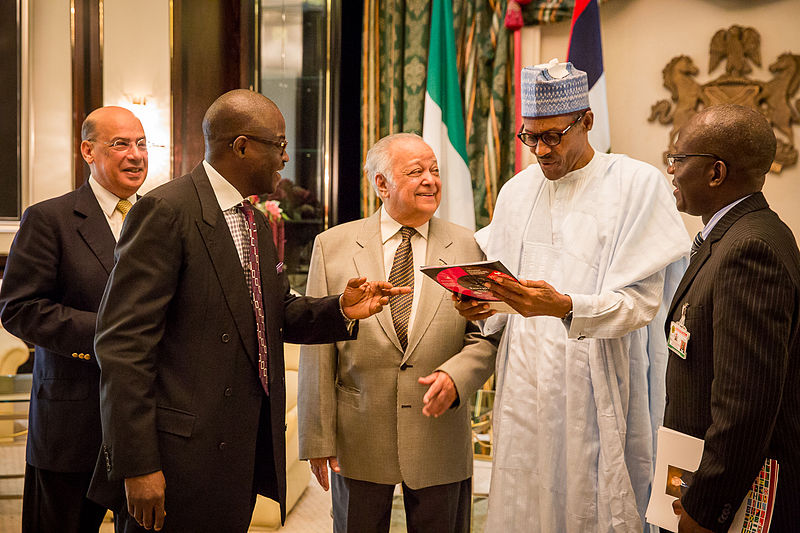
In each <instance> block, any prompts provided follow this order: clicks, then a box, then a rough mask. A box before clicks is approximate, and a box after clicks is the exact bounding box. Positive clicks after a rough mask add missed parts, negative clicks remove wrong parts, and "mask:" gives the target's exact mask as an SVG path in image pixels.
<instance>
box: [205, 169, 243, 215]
mask: <svg viewBox="0 0 800 533" xmlns="http://www.w3.org/2000/svg"><path fill="white" fill-rule="evenodd" d="M203 168H205V169H206V175H207V176H208V181H209V182H211V188H212V189H213V190H214V196H216V197H217V203H218V204H219V208H220V209H222V210H223V211H227V210H228V209H230V208H232V207H235V206H237V205H239V204H241V203H242V200H244V197H243V196H242V193H240V192H239V190H238V189H237V188H236V187H234V186H233V185H231V182H229V181H228V180H226V179H225V178H224V177H223V176H222V174H220V173H219V172H217V169H215V168H214V167H212V166H211V163H209V162H208V161H206V160H205V159H203Z"/></svg>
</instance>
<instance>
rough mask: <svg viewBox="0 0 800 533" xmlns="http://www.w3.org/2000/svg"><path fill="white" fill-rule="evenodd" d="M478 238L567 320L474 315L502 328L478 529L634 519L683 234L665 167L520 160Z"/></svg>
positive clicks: (594, 526) (582, 526) (614, 524)
mask: <svg viewBox="0 0 800 533" xmlns="http://www.w3.org/2000/svg"><path fill="white" fill-rule="evenodd" d="M476 238H477V240H478V242H479V243H480V244H481V247H482V248H483V249H484V251H485V252H486V256H487V258H489V259H500V260H502V261H503V263H504V264H505V265H506V266H507V267H508V268H510V269H511V271H512V272H514V273H515V274H517V275H518V276H519V277H520V278H522V279H533V280H544V281H547V282H548V283H550V284H551V285H553V286H554V287H555V289H556V290H558V291H559V292H561V293H565V294H569V295H570V297H571V298H572V302H573V319H572V321H571V324H566V323H565V322H564V321H562V320H561V319H559V318H554V317H532V318H524V317H522V316H520V315H505V314H504V315H495V316H494V317H492V318H490V319H489V320H487V321H486V322H485V323H484V324H483V329H484V333H492V332H495V331H499V330H500V329H502V328H505V331H504V333H503V337H502V340H501V343H500V350H499V351H498V357H497V391H498V392H497V398H496V400H495V405H494V415H493V423H494V466H493V472H492V484H491V493H490V498H489V515H488V519H487V528H486V531H487V532H489V533H495V532H500V533H509V532H526V533H536V532H543V533H544V532H555V531H559V532H567V533H573V532H574V533H586V532H592V531H598V532H607V531H608V532H610V531H631V532H640V531H642V529H643V523H644V510H645V507H646V504H647V501H646V499H647V497H648V494H649V493H648V488H649V484H650V478H651V465H652V461H653V451H654V450H653V446H654V434H655V431H656V430H657V428H658V425H659V424H660V421H661V417H662V416H663V412H664V400H665V387H664V372H665V369H666V361H667V348H666V341H665V338H664V328H663V326H664V320H665V317H666V312H667V307H668V306H669V303H670V300H671V298H672V294H673V293H674V291H675V288H676V287H677V284H678V282H679V281H680V277H681V275H682V274H683V271H684V270H685V267H686V264H687V263H688V251H689V246H690V238H689V236H688V234H687V232H686V229H685V228H684V225H683V223H682V221H681V219H680V216H679V215H678V212H677V209H676V208H675V200H674V198H673V196H672V194H671V189H670V187H669V186H668V183H667V181H666V179H665V178H664V175H663V174H661V173H660V172H659V171H658V170H656V169H655V168H654V167H652V166H650V165H647V164H645V163H642V162H639V161H636V160H633V159H631V158H628V157H626V156H624V155H617V154H599V153H596V154H595V155H594V157H593V158H592V160H591V162H590V163H589V164H588V165H586V166H585V167H584V168H582V169H579V170H576V171H573V172H570V173H569V174H567V175H566V176H565V177H563V178H562V179H560V180H557V181H550V180H547V179H546V178H545V177H544V175H543V174H542V172H541V170H540V168H539V165H532V166H530V167H528V168H527V169H525V170H524V171H522V172H520V173H519V174H518V175H517V176H515V177H514V178H513V179H512V180H510V181H509V182H508V183H507V184H506V185H505V186H504V187H503V189H502V190H501V192H500V195H499V198H498V201H497V208H496V210H495V216H494V219H493V221H492V223H491V225H490V226H488V227H487V228H484V229H483V230H481V231H480V232H478V234H477V235H476ZM648 324H649V325H650V326H649V327H648Z"/></svg>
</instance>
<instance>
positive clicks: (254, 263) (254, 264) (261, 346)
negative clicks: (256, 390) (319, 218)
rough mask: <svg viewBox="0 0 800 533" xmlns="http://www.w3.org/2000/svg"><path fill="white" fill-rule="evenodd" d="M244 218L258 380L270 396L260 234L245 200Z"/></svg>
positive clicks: (243, 204) (243, 205)
mask: <svg viewBox="0 0 800 533" xmlns="http://www.w3.org/2000/svg"><path fill="white" fill-rule="evenodd" d="M240 209H241V210H242V213H244V218H245V220H246V221H247V231H248V243H247V244H248V248H249V250H250V254H249V260H248V262H249V264H248V267H249V268H248V270H249V272H250V276H249V277H250V302H251V303H252V304H253V313H255V317H256V335H257V336H258V378H259V380H261V386H262V387H264V392H266V393H267V396H269V380H268V378H269V372H268V368H269V367H268V365H267V332H266V329H265V324H266V322H265V318H264V307H263V305H262V302H263V301H264V300H262V298H261V268H260V267H259V263H258V233H257V231H256V219H255V216H254V215H253V206H252V205H250V202H249V201H248V200H244V201H243V202H242V205H241V207H240Z"/></svg>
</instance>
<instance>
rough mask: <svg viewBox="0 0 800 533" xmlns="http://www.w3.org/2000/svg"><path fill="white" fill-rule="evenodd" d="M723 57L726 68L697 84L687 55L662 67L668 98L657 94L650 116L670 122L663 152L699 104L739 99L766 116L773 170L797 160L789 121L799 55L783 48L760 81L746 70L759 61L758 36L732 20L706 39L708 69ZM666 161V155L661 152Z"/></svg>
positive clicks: (799, 113)
mask: <svg viewBox="0 0 800 533" xmlns="http://www.w3.org/2000/svg"><path fill="white" fill-rule="evenodd" d="M723 60H724V61H725V72H724V73H722V74H720V75H719V76H718V77H717V78H716V79H713V80H711V81H709V82H706V83H703V84H700V83H698V82H697V81H696V79H695V78H696V77H697V75H698V74H699V73H700V70H699V69H698V68H697V66H696V65H695V63H694V61H692V58H691V57H689V56H687V55H681V56H678V57H674V58H672V59H671V60H670V61H669V63H667V66H666V67H664V70H663V74H664V87H666V88H667V89H669V90H670V92H671V93H672V98H671V99H670V100H666V99H665V100H660V101H658V102H656V103H655V104H654V105H653V106H652V107H651V112H650V117H649V118H648V120H649V121H650V122H652V121H654V120H658V121H659V122H660V123H661V124H672V129H671V130H670V133H669V142H668V146H667V151H666V152H664V154H665V157H666V154H667V153H669V152H674V151H675V140H676V139H677V137H678V132H679V131H680V130H681V128H682V127H683V126H684V125H685V124H686V123H687V122H688V121H689V119H690V118H691V117H692V116H693V115H694V114H695V113H697V112H698V111H699V110H700V109H701V108H702V107H708V106H712V105H717V104H740V105H744V106H749V107H752V108H753V109H756V110H758V111H760V112H761V113H763V114H764V116H766V117H767V119H769V121H770V123H771V124H772V127H773V129H774V131H775V136H776V137H777V139H778V148H777V150H776V153H775V162H774V163H773V164H772V169H771V170H772V171H773V172H780V171H781V169H783V167H786V166H791V165H794V164H796V163H797V148H796V147H795V144H794V132H793V129H792V125H793V124H800V98H798V99H796V100H794V101H792V100H793V98H794V96H795V94H796V93H797V89H798V87H799V86H800V55H796V54H793V53H791V52H786V53H783V54H781V55H779V56H778V58H777V59H776V60H775V61H774V62H773V63H772V64H770V65H769V71H770V72H771V73H772V79H771V80H769V81H761V80H757V79H752V78H750V77H748V75H749V74H750V73H751V72H752V71H753V68H752V67H751V66H750V63H752V64H754V65H757V66H759V67H760V66H761V36H760V35H759V34H758V32H757V31H756V30H755V29H753V28H746V27H743V26H738V25H734V26H731V27H730V28H728V29H727V30H725V29H722V30H719V31H718V32H717V33H715V34H714V37H712V39H711V47H710V60H709V66H708V72H709V74H711V73H712V72H714V70H715V69H716V68H717V67H718V66H719V65H720V63H722V61H723ZM665 162H666V158H665Z"/></svg>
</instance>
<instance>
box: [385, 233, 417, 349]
mask: <svg viewBox="0 0 800 533" xmlns="http://www.w3.org/2000/svg"><path fill="white" fill-rule="evenodd" d="M416 232H417V230H415V229H414V228H409V227H408V226H403V227H402V228H400V235H402V237H403V240H402V242H400V246H398V247H397V251H396V252H395V253H394V261H393V262H392V272H391V273H390V274H389V283H391V284H392V286H394V287H411V289H412V292H411V293H409V294H401V295H398V296H392V297H391V298H389V308H390V309H391V311H392V323H394V331H395V332H396V333H397V338H398V339H400V345H401V346H402V347H403V351H405V350H406V348H408V319H409V317H410V316H411V302H412V301H413V299H414V293H413V289H414V255H413V253H412V251H411V236H412V235H414V233H416Z"/></svg>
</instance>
